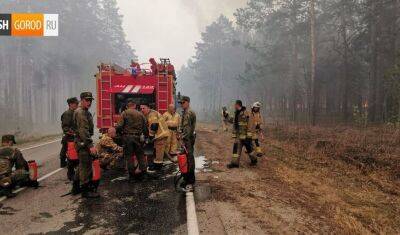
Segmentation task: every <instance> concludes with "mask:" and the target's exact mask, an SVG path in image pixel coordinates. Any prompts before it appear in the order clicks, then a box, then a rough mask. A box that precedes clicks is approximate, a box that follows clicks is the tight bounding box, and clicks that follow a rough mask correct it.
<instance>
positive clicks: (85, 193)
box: [82, 184, 100, 198]
mask: <svg viewBox="0 0 400 235" xmlns="http://www.w3.org/2000/svg"><path fill="white" fill-rule="evenodd" d="M82 197H83V198H99V197H100V195H99V194H98V193H97V192H92V191H91V190H90V188H89V184H83V185H82Z"/></svg>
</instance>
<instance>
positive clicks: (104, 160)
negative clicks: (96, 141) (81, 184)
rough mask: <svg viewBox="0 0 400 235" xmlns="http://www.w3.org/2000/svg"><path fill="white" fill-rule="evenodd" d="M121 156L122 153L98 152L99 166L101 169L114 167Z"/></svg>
mask: <svg viewBox="0 0 400 235" xmlns="http://www.w3.org/2000/svg"><path fill="white" fill-rule="evenodd" d="M122 157H123V154H122V153H100V154H99V160H100V166H101V168H103V169H111V168H115V167H116V165H117V161H118V159H120V158H122Z"/></svg>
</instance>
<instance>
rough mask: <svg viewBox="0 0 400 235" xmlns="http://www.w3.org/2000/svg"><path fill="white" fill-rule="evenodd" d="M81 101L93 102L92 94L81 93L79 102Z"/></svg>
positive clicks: (87, 92)
mask: <svg viewBox="0 0 400 235" xmlns="http://www.w3.org/2000/svg"><path fill="white" fill-rule="evenodd" d="M83 99H87V100H89V99H90V100H93V99H94V98H93V95H92V92H89V91H85V92H82V93H81V100H83Z"/></svg>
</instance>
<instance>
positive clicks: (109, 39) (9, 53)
mask: <svg viewBox="0 0 400 235" xmlns="http://www.w3.org/2000/svg"><path fill="white" fill-rule="evenodd" d="M0 9H1V10H2V12H5V13H10V12H27V13H29V12H42V13H51V14H59V36H58V37H48V38H43V37H41V38H18V37H1V38H0V65H1V66H0V78H1V79H0V87H1V89H0V120H2V121H1V122H0V132H1V133H13V134H17V135H20V136H21V135H24V134H27V133H38V134H39V135H43V134H45V133H59V132H60V126H59V125H60V116H61V114H62V112H63V111H64V110H65V109H67V103H66V99H67V98H68V97H71V96H79V94H80V92H81V91H83V90H91V91H95V87H94V84H95V83H94V76H93V75H94V74H95V72H96V70H97V64H98V63H99V62H100V61H105V62H108V61H112V62H113V63H117V64H121V65H125V64H127V63H129V61H130V59H133V58H135V57H136V56H135V51H134V50H133V49H132V48H131V46H130V45H129V44H128V41H127V40H126V37H125V33H124V31H123V28H122V16H121V15H120V14H119V13H118V8H117V2H116V0H86V1H80V0H69V1H63V0H43V1H21V0H3V1H1V2H0ZM92 112H95V109H93V110H92Z"/></svg>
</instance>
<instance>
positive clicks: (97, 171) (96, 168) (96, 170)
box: [92, 159, 101, 181]
mask: <svg viewBox="0 0 400 235" xmlns="http://www.w3.org/2000/svg"><path fill="white" fill-rule="evenodd" d="M92 175H93V176H92V180H93V181H99V180H100V178H101V168H100V161H99V159H94V160H93V161H92Z"/></svg>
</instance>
